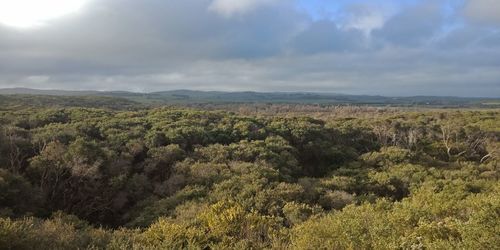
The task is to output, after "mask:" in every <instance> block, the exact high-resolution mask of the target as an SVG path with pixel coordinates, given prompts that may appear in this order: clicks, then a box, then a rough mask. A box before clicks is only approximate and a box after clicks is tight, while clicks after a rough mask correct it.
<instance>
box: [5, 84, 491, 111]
mask: <svg viewBox="0 0 500 250" xmlns="http://www.w3.org/2000/svg"><path fill="white" fill-rule="evenodd" d="M0 95H46V96H107V97H119V98H126V99H129V100H132V101H135V102H140V103H144V104H151V103H156V104H168V103H304V104H312V103H317V104H364V105H396V106H397V105H404V106H410V105H420V106H422V105H423V106H471V105H475V106H477V105H483V106H487V107H492V106H495V107H497V106H498V107H500V98H474V97H453V96H443V97H441V96H413V97H385V96H370V95H346V94H337V93H312V92H253V91H241V92H223V91H198V90H182V89H181V90H170V91H160V92H150V93H136V92H127V91H71V90H41V89H29V88H5V89H0Z"/></svg>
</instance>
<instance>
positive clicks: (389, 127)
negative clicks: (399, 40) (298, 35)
mask: <svg viewBox="0 0 500 250" xmlns="http://www.w3.org/2000/svg"><path fill="white" fill-rule="evenodd" d="M58 98H59V97H57V98H56V97H54V99H58ZM69 101H70V99H65V100H64V102H69ZM102 101H103V102H107V101H108V100H106V99H102ZM5 102H7V101H5ZM45 102H51V101H50V100H48V99H44V101H41V102H36V103H37V104H36V105H33V106H31V107H27V106H26V107H25V106H24V105H14V104H12V103H10V104H12V105H5V106H3V108H2V109H0V248H1V249H88V248H92V249H144V248H153V249H155V248H156V249H172V248H173V249H179V248H181V249H184V248H189V249H191V248H192V249H221V248H234V249H247V248H250V249H252V248H253V249H264V248H277V249H388V248H390V249H456V248H458V249H498V246H500V235H499V232H500V195H499V194H500V183H499V181H498V178H499V177H500V173H499V161H500V147H499V146H500V142H499V136H500V111H498V110H496V109H484V110H472V109H471V110H462V111H458V110H451V109H450V110H445V109H434V110H431V109H426V110H424V109H422V110H416V109H393V108H391V109H386V108H369V107H365V108H363V107H349V106H347V107H330V108H326V110H325V108H324V107H317V108H311V107H300V106H292V107H290V106H271V107H267V108H266V109H260V108H255V109H254V108H253V107H251V106H250V105H248V106H238V108H229V109H226V110H219V111H213V110H212V109H214V108H213V107H212V108H210V109H211V110H208V109H204V108H203V107H198V108H182V107H159V108H148V107H143V106H134V104H133V103H131V102H128V101H124V103H115V104H114V105H107V106H106V107H107V108H96V107H92V106H86V105H81V106H82V107H78V105H77V104H76V103H71V105H67V106H65V105H62V106H60V105H59V106H54V105H46V103H45ZM89 103H90V102H89ZM245 107H249V108H248V109H247V108H245ZM273 109H276V110H280V112H274V111H272V110H273ZM270 110H271V111H270ZM276 110H275V111H276ZM261 111H262V112H261ZM269 111H270V112H269ZM313 117H314V118H313Z"/></svg>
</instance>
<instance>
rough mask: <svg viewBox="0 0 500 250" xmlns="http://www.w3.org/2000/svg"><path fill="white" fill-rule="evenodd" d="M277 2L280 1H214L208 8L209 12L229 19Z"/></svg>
mask: <svg viewBox="0 0 500 250" xmlns="http://www.w3.org/2000/svg"><path fill="white" fill-rule="evenodd" d="M278 2H281V0H214V1H213V2H212V4H210V6H209V10H211V11H215V12H217V13H219V14H221V15H223V16H225V17H231V16H233V15H236V14H244V13H247V12H249V11H253V10H255V9H257V8H259V7H262V6H268V5H273V4H276V3H278Z"/></svg>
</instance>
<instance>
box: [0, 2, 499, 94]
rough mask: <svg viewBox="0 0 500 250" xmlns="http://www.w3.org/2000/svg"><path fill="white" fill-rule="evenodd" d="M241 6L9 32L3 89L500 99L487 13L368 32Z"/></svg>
mask: <svg viewBox="0 0 500 250" xmlns="http://www.w3.org/2000/svg"><path fill="white" fill-rule="evenodd" d="M481 1H483V2H488V0H479V1H477V2H481ZM443 2H444V1H443ZM472 2H476V0H474V1H471V3H472ZM477 2H476V4H477ZM231 3H235V2H234V1H227V0H216V1H211V0H197V1H195V0H170V1H158V0H142V1H136V0H100V1H93V2H92V3H91V4H89V5H88V6H87V8H86V9H85V10H83V11H82V12H81V14H79V15H78V16H73V17H67V18H66V19H64V20H57V21H54V22H53V23H52V24H49V25H47V26H46V27H44V28H41V29H37V30H31V31H22V30H21V31H19V30H13V29H10V28H8V27H2V26H0V87H20V86H23V87H34V88H63V89H101V90H133V91H156V90H165V89H178V88H193V89H206V90H213V89H217V90H259V91H280V90H283V91H290V90H297V91H333V92H345V93H364V94H385V95H413V94H415V95H417V94H418V95H423V94H425V95H472V96H500V33H499V27H500V23H498V22H496V19H495V18H494V17H487V21H488V24H487V25H485V24H482V22H484V20H483V19H481V18H478V15H477V13H476V12H477V10H474V9H477V8H478V7H477V6H476V7H474V8H472V7H470V4H465V5H464V6H463V9H457V10H456V13H455V14H453V16H452V18H451V21H450V17H449V16H446V15H445V14H444V13H443V11H442V8H441V7H442V6H441V5H439V4H437V3H436V1H424V2H422V3H420V4H416V5H414V6H411V7H408V8H405V9H403V10H402V11H400V12H399V13H397V14H395V15H393V16H391V17H390V18H389V19H387V20H385V22H384V24H383V26H381V27H378V28H373V30H372V31H371V33H366V30H362V29H361V28H359V29H358V28H353V27H352V26H350V27H345V26H342V23H343V22H341V20H312V19H311V18H310V17H309V16H308V15H307V14H306V13H303V12H300V11H298V10H297V9H296V8H295V6H294V3H293V1H288V0H287V1H285V0H244V1H241V2H238V4H233V5H232V4H231ZM486 4H488V3H486ZM470 8H472V9H473V10H470ZM349 9H354V8H346V11H349ZM364 13H366V12H353V13H351V14H350V18H353V15H354V16H355V15H363V14H364ZM359 18H363V16H359ZM366 20H370V19H366ZM455 21H456V22H457V23H458V24H459V25H455V24H454V23H452V22H455ZM366 25H368V26H370V24H369V23H368V24H366ZM373 27H377V25H374V26H373ZM450 27H452V28H450Z"/></svg>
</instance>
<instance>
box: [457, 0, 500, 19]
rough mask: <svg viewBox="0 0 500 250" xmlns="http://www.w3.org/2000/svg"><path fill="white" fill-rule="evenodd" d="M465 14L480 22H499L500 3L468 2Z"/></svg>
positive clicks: (495, 1)
mask: <svg viewBox="0 0 500 250" xmlns="http://www.w3.org/2000/svg"><path fill="white" fill-rule="evenodd" d="M465 14H466V15H467V16H468V17H470V18H472V19H474V20H476V21H480V22H500V1H498V0H468V1H467V4H466V6H465Z"/></svg>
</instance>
